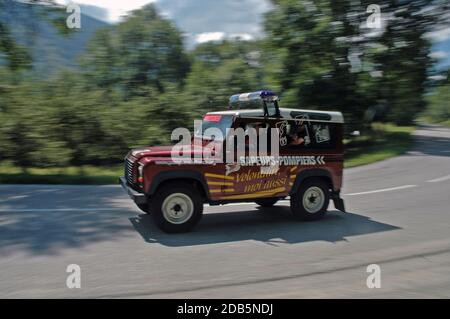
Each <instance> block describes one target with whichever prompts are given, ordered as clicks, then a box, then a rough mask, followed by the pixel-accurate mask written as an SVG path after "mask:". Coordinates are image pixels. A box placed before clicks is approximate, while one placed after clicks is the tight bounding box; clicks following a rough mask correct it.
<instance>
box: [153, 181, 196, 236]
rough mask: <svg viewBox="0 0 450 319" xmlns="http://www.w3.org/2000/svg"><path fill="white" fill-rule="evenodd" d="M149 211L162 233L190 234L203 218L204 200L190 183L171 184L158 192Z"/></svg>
mask: <svg viewBox="0 0 450 319" xmlns="http://www.w3.org/2000/svg"><path fill="white" fill-rule="evenodd" d="M149 209H150V212H151V214H150V216H152V218H153V220H154V222H155V224H156V225H157V226H158V227H159V228H160V229H161V230H162V231H164V232H166V233H183V232H188V231H190V230H191V229H192V228H193V227H194V226H195V225H197V223H198V222H199V221H200V219H201V217H202V214H203V198H202V197H201V196H200V194H199V193H198V192H197V190H196V189H195V188H194V187H193V186H192V185H190V184H189V183H183V182H176V183H169V184H166V185H164V186H163V187H162V188H160V189H158V190H157V191H156V193H155V195H154V196H153V198H152V200H151V201H150V205H149Z"/></svg>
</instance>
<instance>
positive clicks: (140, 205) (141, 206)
mask: <svg viewBox="0 0 450 319" xmlns="http://www.w3.org/2000/svg"><path fill="white" fill-rule="evenodd" d="M136 206H137V207H138V208H139V209H140V210H141V211H143V212H144V213H146V214H149V213H150V212H149V210H148V204H136Z"/></svg>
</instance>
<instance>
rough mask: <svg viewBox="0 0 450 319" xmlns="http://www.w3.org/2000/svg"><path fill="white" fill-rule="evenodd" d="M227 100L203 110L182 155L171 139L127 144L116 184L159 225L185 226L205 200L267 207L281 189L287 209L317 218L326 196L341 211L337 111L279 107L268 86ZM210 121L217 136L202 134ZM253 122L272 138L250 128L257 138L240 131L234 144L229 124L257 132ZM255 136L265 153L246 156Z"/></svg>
mask: <svg viewBox="0 0 450 319" xmlns="http://www.w3.org/2000/svg"><path fill="white" fill-rule="evenodd" d="M230 108H231V110H227V111H223V112H211V113H207V114H206V115H205V116H204V118H203V121H202V125H201V127H200V129H199V130H197V131H196V132H195V135H194V136H193V137H192V138H191V139H190V140H189V145H188V147H187V148H186V147H184V148H183V150H184V151H183V152H184V153H183V154H182V155H183V159H182V160H179V159H175V158H174V154H178V151H175V152H174V146H158V147H147V148H143V149H134V150H131V151H130V152H129V153H128V154H127V156H126V158H125V176H124V177H121V178H120V184H121V185H122V187H123V188H124V189H125V190H126V191H127V193H128V195H129V196H130V197H131V199H133V201H134V202H135V203H136V204H137V206H138V207H139V208H140V209H141V210H142V211H144V212H146V213H149V214H150V215H151V216H152V217H153V219H154V221H155V223H156V225H157V226H158V227H159V228H160V229H162V230H163V231H165V232H169V233H175V232H186V231H189V230H191V229H192V228H193V227H194V226H195V225H196V224H197V223H198V222H199V220H200V218H201V216H202V213H203V205H204V204H205V203H208V204H209V205H222V204H227V203H232V202H249V201H250V202H256V203H257V204H258V205H260V206H263V207H270V206H273V205H274V204H275V203H276V202H277V201H278V200H281V199H284V198H287V197H289V198H290V203H291V210H292V214H293V215H294V216H295V217H296V218H298V219H301V220H308V221H309V220H318V219H320V218H322V217H323V216H324V215H325V213H326V211H327V208H328V204H329V200H330V199H332V200H333V201H334V206H335V207H336V208H337V209H339V210H341V211H345V209H344V203H343V201H342V199H341V198H340V196H339V194H340V189H341V186H342V171H343V143H342V140H343V123H344V120H343V116H342V114H341V113H339V112H325V111H311V110H300V109H286V108H279V106H278V97H277V96H276V95H275V94H274V93H272V92H270V91H260V92H254V93H247V94H238V95H234V96H232V97H231V99H230ZM211 128H213V129H216V131H219V132H221V133H222V137H221V138H217V136H211V135H210V134H208V133H207V132H208V131H210V130H208V129H211ZM261 128H263V129H266V130H270V129H272V131H273V130H275V132H276V139H275V140H276V141H274V136H275V135H273V134H272V135H270V134H266V135H258V139H257V142H252V141H251V140H249V139H248V136H247V135H245V136H246V137H245V139H244V143H245V147H244V153H239V152H236V146H235V145H236V143H234V142H235V140H236V138H235V137H233V136H232V135H233V131H234V130H235V131H237V130H238V129H242V131H243V132H245V134H247V131H248V130H249V129H254V130H255V131H256V132H258V131H259V130H261ZM233 129H234V130H233ZM266 138H267V139H268V141H266V140H264V139H266ZM263 140H264V141H265V142H267V143H265V145H269V147H266V153H265V154H264V155H263V156H261V155H260V153H256V154H257V155H256V156H254V155H255V153H252V151H253V150H258V148H259V147H260V145H261V144H262V143H261V142H262V141H263ZM230 141H231V142H232V143H231V144H230ZM229 145H233V146H231V147H229ZM274 145H275V146H277V147H274ZM275 149H276V150H275ZM186 150H187V151H186ZM230 152H232V155H231V156H228V155H229V153H230ZM199 154H200V155H201V156H200V158H199ZM205 154H207V155H205ZM217 154H220V155H222V156H217ZM225 159H228V160H225ZM230 159H231V160H230Z"/></svg>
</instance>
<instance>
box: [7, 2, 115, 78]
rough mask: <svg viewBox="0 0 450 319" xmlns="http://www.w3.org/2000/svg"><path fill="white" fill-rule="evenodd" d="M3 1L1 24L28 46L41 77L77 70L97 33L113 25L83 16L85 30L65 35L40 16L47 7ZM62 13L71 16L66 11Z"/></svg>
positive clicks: (17, 39) (35, 68) (35, 67)
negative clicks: (88, 44) (65, 70)
mask: <svg viewBox="0 0 450 319" xmlns="http://www.w3.org/2000/svg"><path fill="white" fill-rule="evenodd" d="M0 1H2V2H3V3H2V7H1V9H0V22H2V23H4V24H6V25H7V26H8V28H9V29H10V32H11V34H12V36H13V38H14V39H15V40H16V41H17V42H18V43H20V44H22V45H25V46H26V47H28V49H29V51H30V53H31V54H32V57H33V70H34V71H35V72H36V73H37V74H39V75H41V76H47V75H49V74H52V73H54V72H55V71H56V70H57V69H59V68H60V67H69V68H70V67H73V66H74V65H75V59H76V57H77V56H78V55H79V54H80V53H81V52H83V51H84V49H85V47H86V44H87V42H88V41H89V39H90V38H91V37H92V36H93V34H94V33H95V32H96V31H97V30H98V29H100V28H103V27H107V26H108V25H109V24H107V23H105V22H103V21H100V20H97V19H94V18H92V17H90V16H88V15H83V14H82V16H81V29H79V30H74V31H73V32H71V33H70V34H68V35H62V34H61V33H60V32H59V31H58V30H57V29H56V28H55V27H54V26H53V25H51V24H50V23H49V22H48V21H45V20H44V19H42V17H41V16H40V13H42V12H43V10H48V8H47V7H46V6H41V5H32V4H25V3H20V2H16V1H13V0H0ZM82 12H83V10H82ZM62 14H64V15H68V14H67V13H66V12H65V11H62Z"/></svg>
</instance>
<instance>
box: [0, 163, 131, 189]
mask: <svg viewBox="0 0 450 319" xmlns="http://www.w3.org/2000/svg"><path fill="white" fill-rule="evenodd" d="M122 175H123V166H121V165H120V166H112V167H95V166H81V167H64V168H29V169H27V170H26V171H23V170H22V169H20V168H18V167H14V166H12V165H10V164H7V163H3V164H1V165H0V184H76V185H77V184H78V185H80V184H85V185H106V184H117V183H118V178H119V176H122Z"/></svg>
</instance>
